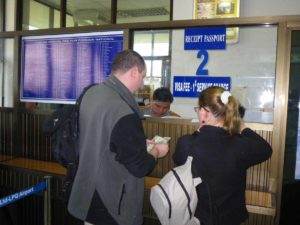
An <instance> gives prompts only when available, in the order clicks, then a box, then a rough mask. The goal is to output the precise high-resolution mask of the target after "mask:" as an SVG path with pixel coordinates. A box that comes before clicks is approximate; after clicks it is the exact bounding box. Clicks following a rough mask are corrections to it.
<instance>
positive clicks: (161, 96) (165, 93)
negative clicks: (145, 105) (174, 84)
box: [152, 87, 173, 103]
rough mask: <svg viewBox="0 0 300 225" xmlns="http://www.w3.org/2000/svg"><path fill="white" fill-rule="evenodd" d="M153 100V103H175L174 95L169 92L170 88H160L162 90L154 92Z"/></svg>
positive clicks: (158, 89)
mask: <svg viewBox="0 0 300 225" xmlns="http://www.w3.org/2000/svg"><path fill="white" fill-rule="evenodd" d="M152 100H153V101H160V102H170V103H172V102H173V95H172V93H171V91H170V90H169V88H166V87H160V88H157V89H156V90H155V91H154V92H153V97H152Z"/></svg>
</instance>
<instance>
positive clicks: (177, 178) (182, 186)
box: [171, 169, 193, 219]
mask: <svg viewBox="0 0 300 225" xmlns="http://www.w3.org/2000/svg"><path fill="white" fill-rule="evenodd" d="M171 171H172V172H173V174H174V176H175V178H176V180H177V181H178V183H179V184H180V186H181V188H182V190H183V192H184V194H185V196H186V198H187V200H188V211H189V214H190V219H191V218H192V217H193V214H192V210H191V206H190V203H191V199H190V196H189V194H188V192H187V190H186V188H185V186H184V184H183V183H182V181H181V179H180V177H179V176H178V174H177V172H176V171H175V170H174V169H171Z"/></svg>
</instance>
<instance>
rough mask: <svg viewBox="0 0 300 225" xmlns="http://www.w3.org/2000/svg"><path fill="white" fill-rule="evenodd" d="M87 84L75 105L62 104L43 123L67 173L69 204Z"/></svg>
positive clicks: (67, 197)
mask: <svg viewBox="0 0 300 225" xmlns="http://www.w3.org/2000/svg"><path fill="white" fill-rule="evenodd" d="M94 85H95V84H92V85H90V86H87V87H86V88H85V89H84V90H83V91H82V93H81V94H80V96H79V97H78V98H77V100H76V103H75V105H62V106H61V107H59V108H58V109H57V110H56V111H54V112H53V113H52V114H51V116H50V117H49V118H48V119H47V120H46V121H45V123H44V124H43V132H44V133H45V134H46V135H49V136H50V137H51V141H52V153H53V155H54V158H55V159H56V160H57V161H58V162H59V163H60V164H61V165H62V166H64V167H65V168H67V175H66V178H65V180H64V185H63V190H62V193H63V200H64V203H65V204H66V205H67V203H68V200H69V196H70V193H71V189H72V184H73V180H74V177H75V174H76V171H77V167H78V162H79V150H78V139H79V108H80V103H81V100H82V98H83V95H84V94H85V92H86V91H87V90H88V89H89V88H90V87H92V86H94Z"/></svg>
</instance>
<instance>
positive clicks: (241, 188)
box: [173, 125, 272, 225]
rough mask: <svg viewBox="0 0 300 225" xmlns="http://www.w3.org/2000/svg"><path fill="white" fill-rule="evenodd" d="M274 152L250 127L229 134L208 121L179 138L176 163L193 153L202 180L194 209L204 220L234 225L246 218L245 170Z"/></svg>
mask: <svg viewBox="0 0 300 225" xmlns="http://www.w3.org/2000/svg"><path fill="white" fill-rule="evenodd" d="M271 154H272V149H271V147H270V145H269V144H268V143H267V142H266V141H265V140H264V139H263V138H262V137H261V136H259V135H258V134H256V133H255V132H254V131H252V130H251V129H249V128H246V129H244V130H243V131H242V133H241V134H239V135H230V134H229V133H228V132H226V131H225V130H224V129H223V128H219V127H214V126H208V125H206V126H203V127H202V128H201V129H200V131H199V132H198V131H197V132H195V133H194V134H192V135H185V136H183V137H181V138H179V139H178V142H177V145H176V149H175V153H174V155H173V160H174V162H175V164H177V165H182V164H184V163H185V161H186V159H187V156H189V155H191V156H193V165H194V169H195V173H197V175H198V176H200V177H201V178H202V180H203V183H201V184H200V185H199V186H198V187H197V193H198V198H199V201H198V205H197V209H196V213H195V216H196V217H198V218H199V219H200V222H201V224H204V225H208V224H209V225H211V224H214V225H215V224H217V225H221V224H222V225H234V224H240V223H241V222H243V221H244V220H245V219H247V217H248V212H247V209H246V205H245V188H246V170H247V168H249V167H250V166H253V165H255V164H258V163H261V162H263V161H265V160H267V159H268V158H269V157H270V156H271Z"/></svg>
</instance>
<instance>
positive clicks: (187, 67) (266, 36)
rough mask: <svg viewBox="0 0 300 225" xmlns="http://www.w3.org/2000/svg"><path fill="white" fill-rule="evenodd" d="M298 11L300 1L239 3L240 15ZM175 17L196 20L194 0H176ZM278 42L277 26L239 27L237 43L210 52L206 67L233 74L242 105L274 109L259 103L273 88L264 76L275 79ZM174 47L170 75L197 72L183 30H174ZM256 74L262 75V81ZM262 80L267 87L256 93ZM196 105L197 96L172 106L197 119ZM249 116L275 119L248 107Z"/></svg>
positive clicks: (213, 71)
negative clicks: (194, 109) (186, 47)
mask: <svg viewBox="0 0 300 225" xmlns="http://www.w3.org/2000/svg"><path fill="white" fill-rule="evenodd" d="M297 14H298V15H300V0H264V1H261V0H241V2H240V17H254V16H278V15H297ZM173 18H174V20H185V19H193V0H184V1H182V0H174V8H173ZM276 45H277V29H276V27H273V28H270V29H268V28H262V29H260V28H255V27H254V28H246V29H240V32H239V41H238V43H237V44H234V45H228V46H227V50H226V51H223V52H220V51H213V50H212V51H209V62H208V64H207V66H206V69H208V70H209V74H210V75H212V76H217V75H223V76H230V77H231V78H232V79H233V82H234V83H235V84H234V85H237V86H238V88H235V91H236V92H237V93H238V95H239V96H238V98H239V100H240V101H241V102H242V104H248V105H251V106H252V107H253V108H258V107H268V108H270V107H271V108H272V105H271V106H261V105H259V103H258V100H259V99H258V98H259V96H258V95H260V94H261V93H262V92H263V91H270V89H272V88H273V86H272V84H270V82H269V81H268V78H266V79H264V77H270V80H271V82H272V81H273V82H274V80H272V79H273V78H274V76H275V62H276ZM171 48H172V65H171V75H172V76H174V75H177V76H193V75H195V72H196V69H197V67H198V65H199V61H198V60H199V59H197V51H184V50H183V30H176V31H173V35H172V47H171ZM251 76H253V77H254V79H252V78H251ZM249 77H250V78H251V79H249ZM256 77H262V80H263V81H262V80H260V78H259V79H256ZM272 77H273V78H272ZM172 81H173V78H172ZM245 81H246V82H247V84H245V88H244V85H243V82H245ZM261 82H263V83H264V84H263V85H264V89H263V90H260V92H257V93H256V94H255V93H254V92H255V91H257V90H258V88H257V87H259V85H260V84H261ZM247 85H248V86H247ZM255 87H256V89H255ZM249 95H250V97H249ZM251 97H252V98H253V99H251ZM196 104H197V98H175V99H174V103H173V104H172V106H171V109H172V110H173V111H175V112H176V113H178V114H180V115H181V116H183V117H185V118H195V117H196V114H195V112H193V106H195V105H196ZM246 117H247V118H248V121H249V122H250V121H252V120H256V119H257V118H258V119H259V120H261V122H272V119H273V118H272V113H270V112H259V110H257V109H256V111H255V110H253V111H251V110H248V114H247V113H246Z"/></svg>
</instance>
